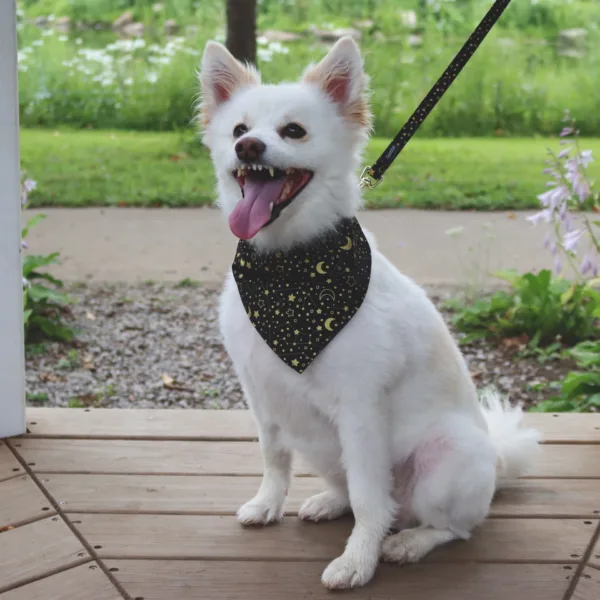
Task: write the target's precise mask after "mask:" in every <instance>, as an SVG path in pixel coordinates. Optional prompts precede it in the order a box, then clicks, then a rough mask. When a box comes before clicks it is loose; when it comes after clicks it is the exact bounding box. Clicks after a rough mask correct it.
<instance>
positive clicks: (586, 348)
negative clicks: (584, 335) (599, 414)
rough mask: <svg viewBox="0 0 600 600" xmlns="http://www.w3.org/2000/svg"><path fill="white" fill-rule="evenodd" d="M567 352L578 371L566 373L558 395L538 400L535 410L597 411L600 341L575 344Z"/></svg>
mask: <svg viewBox="0 0 600 600" xmlns="http://www.w3.org/2000/svg"><path fill="white" fill-rule="evenodd" d="M566 354H567V355H568V356H570V357H571V358H573V359H575V361H576V362H577V366H578V367H579V368H580V369H584V370H579V371H572V372H571V373H569V374H568V375H567V376H566V377H565V379H564V381H563V382H562V384H561V388H560V392H559V394H558V395H557V396H554V397H551V398H548V400H544V401H543V402H540V403H539V404H538V405H537V406H536V407H534V408H533V409H532V410H533V411H534V412H591V411H600V341H598V340H594V341H588V342H582V343H581V344H577V345H576V346H575V347H574V348H571V349H570V350H567V352H566Z"/></svg>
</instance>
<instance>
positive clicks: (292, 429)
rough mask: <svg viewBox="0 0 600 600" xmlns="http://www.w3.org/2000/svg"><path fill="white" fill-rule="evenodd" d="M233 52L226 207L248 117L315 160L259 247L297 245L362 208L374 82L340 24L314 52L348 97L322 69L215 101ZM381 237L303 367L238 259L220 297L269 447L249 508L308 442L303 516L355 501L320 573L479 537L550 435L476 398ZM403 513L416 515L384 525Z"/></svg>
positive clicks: (206, 80) (271, 139)
mask: <svg viewBox="0 0 600 600" xmlns="http://www.w3.org/2000/svg"><path fill="white" fill-rule="evenodd" d="M224 53H226V50H225V49H224V48H222V47H217V46H216V45H215V44H211V45H210V51H208V50H207V54H205V59H204V63H203V76H202V82H203V86H204V95H205V97H206V96H207V94H208V97H209V98H208V101H209V102H211V103H212V113H211V116H210V117H209V119H208V122H207V124H206V130H205V140H206V143H207V144H208V146H209V148H210V151H211V154H212V158H213V161H214V164H215V169H216V172H217V177H218V191H219V201H220V204H221V207H222V208H223V211H224V212H225V214H229V213H230V212H231V211H232V210H233V208H234V207H235V204H236V202H237V201H238V200H239V199H240V197H241V194H240V190H239V187H238V184H237V183H236V182H235V180H234V179H233V177H232V176H231V170H232V169H233V168H235V167H236V166H237V164H238V163H237V158H236V155H235V152H234V148H233V147H234V143H235V141H234V139H233V137H232V133H231V132H232V130H233V128H234V127H235V125H236V124H237V123H239V122H242V121H243V122H244V123H245V124H246V125H247V126H248V127H249V129H250V131H249V135H252V136H255V137H259V138H260V139H261V140H263V141H264V142H265V143H266V145H267V153H266V158H265V160H266V161H268V162H270V163H271V164H273V165H276V166H280V167H286V166H294V167H304V168H309V169H312V170H314V172H315V175H314V178H313V180H312V181H311V182H310V183H309V185H308V186H307V187H306V188H305V190H303V191H302V192H301V194H300V195H299V196H298V198H296V199H295V200H294V202H293V203H292V204H291V206H289V207H288V208H286V209H285V210H284V212H283V213H282V215H281V217H280V218H279V219H278V220H277V221H275V222H274V223H273V224H272V225H270V226H268V227H266V228H265V229H263V230H262V231H261V232H260V233H259V234H258V235H257V236H256V238H255V239H254V240H253V243H254V244H256V247H257V248H259V249H268V250H273V249H286V248H289V247H290V246H293V245H294V244H297V243H298V242H300V241H303V240H306V239H309V238H311V237H315V236H317V235H319V234H320V233H321V232H323V231H324V230H327V229H328V228H330V227H331V226H332V224H333V223H335V221H336V220H338V219H339V218H340V217H348V216H352V215H354V214H355V212H356V211H357V209H358V208H359V206H360V204H361V198H360V193H359V189H358V186H357V177H356V175H355V173H356V172H357V168H358V166H359V157H360V151H361V150H362V146H363V145H364V141H365V138H366V131H365V126H364V124H363V125H362V126H361V125H359V124H358V123H357V121H355V120H352V119H351V118H349V117H348V115H347V113H345V112H344V104H345V103H347V102H355V101H356V99H357V98H356V95H357V94H364V93H365V90H364V85H363V83H362V82H364V81H365V80H364V76H363V75H362V61H361V58H360V55H359V52H358V49H357V48H356V46H355V44H354V43H353V42H352V41H351V40H348V39H345V40H342V41H341V42H339V43H338V44H336V46H335V47H334V48H333V49H332V51H331V52H330V54H329V56H328V57H327V58H326V59H325V60H324V61H323V62H322V63H321V65H319V66H317V67H315V68H314V69H317V71H316V74H317V75H319V73H321V74H322V73H325V72H326V71H327V70H328V69H332V68H336V67H335V66H331V65H339V64H344V65H346V66H347V65H350V67H348V68H346V69H345V71H344V72H347V73H348V77H350V78H351V81H350V82H349V83H350V85H348V97H347V98H345V99H342V100H339V99H338V100H337V101H334V100H332V98H331V96H329V95H328V91H327V89H325V85H319V83H318V81H317V83H315V71H312V77H309V78H308V80H306V79H305V80H304V81H302V82H300V83H295V84H283V85H278V86H268V85H260V84H259V83H258V80H256V81H255V82H254V83H250V84H248V83H247V78H246V80H244V78H240V85H239V87H238V88H236V89H235V91H234V92H233V93H232V95H231V96H230V97H229V98H228V99H226V100H225V101H223V102H221V103H220V104H216V105H215V103H214V99H211V98H210V94H211V88H212V86H214V85H215V82H214V79H213V78H212V77H211V75H210V73H211V64H212V61H214V60H217V61H219V64H226V63H227V60H226V59H225V58H223V54H224ZM215 57H216V58H215ZM236 68H237V67H236ZM319 69H320V70H319ZM234 70H235V69H234ZM357 78H360V81H358V79H357ZM357 81H358V83H357ZM288 121H296V122H299V123H301V124H302V125H303V126H304V127H305V129H306V130H307V131H308V134H309V139H308V140H306V141H301V142H299V141H296V140H288V139H282V138H280V137H279V135H278V134H277V129H278V128H279V127H281V126H282V124H285V123H286V122H288ZM369 241H370V244H371V249H372V256H373V262H372V273H371V282H370V286H369V290H368V292H367V295H366V298H365V300H364V303H363V305H362V307H361V308H360V310H359V311H358V313H357V314H356V315H355V317H354V318H353V319H352V320H351V321H350V322H349V323H348V324H347V325H346V327H345V328H344V329H343V330H342V331H341V332H340V333H339V335H338V336H337V337H336V338H335V339H334V340H333V341H332V342H331V343H330V344H329V345H328V346H327V347H326V348H325V349H324V350H323V351H322V352H321V354H320V355H319V356H318V358H317V359H316V360H315V362H314V363H313V364H312V365H310V367H309V368H308V369H307V370H306V371H305V372H304V373H303V374H298V373H296V372H295V371H294V370H293V369H291V368H289V367H288V366H287V365H285V364H284V363H283V362H282V361H281V360H280V359H279V358H278V357H277V356H276V355H275V354H274V353H273V351H272V350H271V349H270V348H269V347H268V346H267V345H266V343H265V342H264V341H263V340H262V339H261V337H260V336H259V335H258V333H257V332H256V330H255V329H254V327H253V326H252V324H251V323H250V321H249V319H248V317H247V316H246V312H245V310H244V307H243V305H242V302H241V300H240V296H239V293H238V291H237V288H236V284H235V282H234V280H233V278H232V276H231V274H230V275H229V276H228V278H227V282H226V285H225V290H224V292H223V295H222V300H221V311H220V323H221V330H222V334H223V338H224V343H225V346H226V348H227V350H228V352H229V354H230V356H231V357H232V359H233V362H234V364H235V368H236V371H237V374H238V376H239V378H240V381H241V382H242V386H243V388H244V391H245V394H246V398H247V400H248V404H249V405H250V407H251V409H252V411H253V413H254V416H255V418H256V421H257V425H258V430H259V437H260V443H261V448H262V452H263V457H264V477H263V482H262V485H261V487H260V490H259V491H258V493H257V495H256V496H255V497H254V498H253V499H252V500H250V501H249V502H248V503H247V504H245V505H244V506H242V507H241V508H240V510H239V512H238V517H239V519H240V521H241V522H242V523H243V524H256V523H267V522H270V521H276V520H278V519H280V518H281V517H282V515H283V504H284V499H285V495H286V492H287V488H288V486H289V484H290V481H291V473H290V471H291V457H292V453H293V452H299V453H301V454H302V455H303V456H304V457H305V459H306V460H308V461H309V462H310V463H311V464H312V465H313V466H314V468H315V469H316V471H317V472H318V473H319V474H320V475H321V476H322V477H323V478H324V479H325V481H326V482H327V485H328V490H327V491H326V492H325V493H323V494H319V495H317V496H314V497H313V498H310V499H309V500H307V502H306V503H305V504H304V505H303V506H302V508H301V510H300V517H301V518H303V519H308V520H315V521H318V520H323V519H333V518H337V517H339V516H340V515H342V514H344V513H345V512H347V511H349V510H350V509H351V510H352V512H353V513H354V517H355V520H356V524H355V527H354V529H353V531H352V534H351V536H350V538H349V539H348V542H347V545H346V549H345V551H344V553H343V554H342V555H341V556H340V557H339V558H337V559H336V560H334V561H333V562H332V563H331V564H330V565H329V566H328V567H327V569H326V570H325V571H324V573H323V583H324V584H325V585H326V586H327V587H329V588H346V587H353V586H357V585H363V584H365V583H367V582H368V581H369V580H370V579H371V578H372V576H373V574H374V572H375V569H376V566H377V563H378V560H379V557H380V554H381V556H382V557H383V558H384V559H386V560H395V561H398V562H410V561H416V560H419V559H420V558H422V556H424V555H425V554H426V553H427V552H429V551H430V550H431V549H432V548H434V547H435V546H436V545H439V544H441V543H445V542H447V541H449V540H451V539H454V538H464V539H466V538H468V537H469V535H470V532H471V530H472V529H473V528H474V527H475V526H477V525H479V524H480V523H481V522H482V521H483V520H484V519H485V517H486V515H487V513H488V511H489V506H490V502H491V500H492V497H493V494H494V490H495V489H496V486H497V485H498V482H499V480H500V478H501V477H502V478H503V477H504V476H510V477H518V476H519V475H521V474H522V473H523V472H524V471H525V470H526V468H527V467H528V466H529V463H530V459H531V458H532V457H533V456H534V455H535V450H536V447H537V440H538V438H537V434H536V433H535V432H531V431H523V430H521V429H519V421H520V418H521V413H520V411H518V410H513V409H511V408H510V407H509V406H508V405H506V404H503V403H502V401H501V400H499V399H498V398H497V397H496V396H494V395H491V394H488V395H487V396H486V401H485V404H484V405H482V404H481V403H480V402H479V400H478V397H477V393H476V390H475V387H474V385H473V383H472V380H471V377H470V375H469V371H468V369H467V368H466V366H465V363H464V360H463V358H462V356H461V354H460V352H459V350H458V348H457V347H456V345H455V343H454V342H453V340H452V338H451V336H450V333H449V332H448V330H447V328H446V325H445V323H444V321H443V319H442V317H441V316H440V314H439V313H438V312H437V310H436V309H435V307H434V306H433V304H432V303H431V302H430V301H429V299H428V298H427V296H426V294H425V293H424V291H423V290H422V289H421V288H419V287H418V286H417V285H416V284H415V283H413V282H412V281H411V280H409V279H408V278H407V277H405V276H404V275H402V274H401V273H400V272H399V271H398V270H397V269H396V268H395V267H394V266H393V265H392V264H391V263H390V262H389V261H388V260H387V259H386V258H385V257H384V256H383V255H382V254H381V253H379V252H378V250H377V247H376V244H375V241H374V240H373V238H372V236H370V235H369ZM497 467H498V468H497ZM395 523H396V524H402V525H405V526H413V527H414V528H412V529H405V530H404V531H401V532H400V533H399V534H396V535H394V536H391V537H389V538H388V539H387V540H386V539H385V538H386V536H387V534H388V532H389V530H390V528H391V527H392V526H393V525H394V524H395ZM384 540H385V543H384Z"/></svg>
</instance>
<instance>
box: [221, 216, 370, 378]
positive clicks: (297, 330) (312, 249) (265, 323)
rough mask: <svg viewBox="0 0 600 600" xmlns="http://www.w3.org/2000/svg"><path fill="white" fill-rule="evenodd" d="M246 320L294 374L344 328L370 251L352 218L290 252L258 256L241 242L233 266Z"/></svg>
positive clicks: (357, 300) (365, 278)
mask: <svg viewBox="0 0 600 600" xmlns="http://www.w3.org/2000/svg"><path fill="white" fill-rule="evenodd" d="M232 271H233V276H234V278H235V282H236V284H237V287H238V290H239V293H240V297H241V299H242V303H243V305H244V308H245V310H246V314H247V315H248V318H249V319H250V321H251V322H252V324H253V325H254V327H255V328H256V330H257V331H258V333H259V334H260V336H261V337H262V338H263V339H264V340H265V342H266V343H267V344H268V346H269V347H270V348H271V349H272V350H273V352H275V354H277V356H279V358H280V359H281V360H282V361H283V362H285V363H286V364H287V365H288V366H290V367H292V369H294V370H295V371H297V372H298V373H302V372H304V370H305V369H306V368H307V367H308V366H309V365H310V364H311V363H312V362H313V361H314V360H315V358H317V356H318V355H319V353H320V352H321V351H322V350H323V349H324V348H325V347H326V346H327V344H329V342H331V340H332V339H333V338H334V337H335V336H336V335H337V334H338V333H339V332H340V331H341V330H342V329H343V328H344V326H346V325H347V324H348V323H349V321H350V319H352V317H353V316H354V315H355V314H356V312H357V311H358V309H359V308H360V307H361V305H362V303H363V300H364V299H365V296H366V293H367V289H368V288H369V279H370V276H371V249H370V247H369V242H368V241H367V239H366V237H365V235H364V233H363V230H362V228H361V226H360V224H359V223H358V221H357V220H356V219H355V218H352V219H344V220H343V221H340V222H339V223H338V225H337V226H336V227H335V229H334V230H332V231H331V232H329V233H328V234H327V235H326V236H325V237H322V238H319V239H318V240H317V241H315V242H312V243H310V244H307V245H304V246H300V247H298V248H294V249H292V250H290V251H288V252H275V253H270V254H262V253H259V252H257V251H256V250H255V248H254V247H253V246H252V245H251V244H249V243H248V242H246V241H244V240H241V241H240V242H239V244H238V247H237V252H236V256H235V260H234V262H233V265H232Z"/></svg>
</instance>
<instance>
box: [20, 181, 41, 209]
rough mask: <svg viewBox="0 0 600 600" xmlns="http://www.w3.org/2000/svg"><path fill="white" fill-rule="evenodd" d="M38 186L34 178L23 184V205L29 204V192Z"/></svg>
mask: <svg viewBox="0 0 600 600" xmlns="http://www.w3.org/2000/svg"><path fill="white" fill-rule="evenodd" d="M36 187H37V182H36V181H34V180H33V179H26V180H25V181H24V182H23V184H22V186H21V206H25V205H26V204H27V198H28V197H29V192H32V191H33V190H35V188H36Z"/></svg>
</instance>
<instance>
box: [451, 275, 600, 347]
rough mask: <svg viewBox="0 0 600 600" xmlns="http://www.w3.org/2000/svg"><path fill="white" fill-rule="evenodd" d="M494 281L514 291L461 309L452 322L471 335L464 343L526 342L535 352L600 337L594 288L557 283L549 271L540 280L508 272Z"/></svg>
mask: <svg viewBox="0 0 600 600" xmlns="http://www.w3.org/2000/svg"><path fill="white" fill-rule="evenodd" d="M496 275H497V276H499V277H501V278H502V279H504V280H506V281H508V283H510V285H511V287H512V289H511V290H510V291H498V292H496V293H494V294H492V295H490V296H486V297H483V298H480V299H478V300H476V301H475V302H474V303H473V304H471V305H466V306H462V307H461V308H460V310H459V311H458V312H457V314H456V315H455V316H454V319H453V322H454V325H455V326H456V327H457V329H459V330H460V331H462V332H465V333H466V334H467V336H466V337H465V338H463V340H462V342H463V343H467V342H469V341H472V340H474V339H481V338H485V337H488V338H506V337H518V336H526V339H527V342H528V344H529V346H530V347H534V348H537V347H545V346H548V345H550V344H554V343H556V342H560V343H561V344H566V345H572V344H576V343H578V342H580V341H583V340H588V339H591V338H593V337H594V336H600V326H599V321H598V319H599V318H600V292H598V291H596V290H595V289H593V287H592V285H591V284H589V283H586V282H583V283H571V282H569V281H567V280H566V279H562V278H553V277H552V273H551V272H550V271H549V270H547V269H545V270H542V271H540V272H539V273H537V274H534V273H526V274H525V275H519V274H518V273H516V272H513V271H505V272H501V273H497V274H496Z"/></svg>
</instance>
